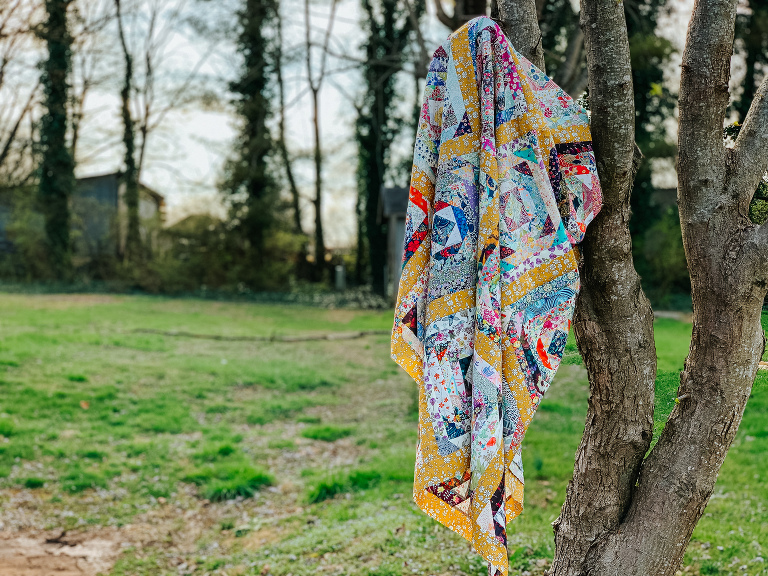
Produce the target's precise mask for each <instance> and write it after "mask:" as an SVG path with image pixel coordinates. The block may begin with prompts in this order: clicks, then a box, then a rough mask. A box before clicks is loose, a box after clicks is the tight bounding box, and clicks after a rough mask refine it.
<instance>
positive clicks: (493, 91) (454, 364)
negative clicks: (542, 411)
mask: <svg viewBox="0 0 768 576" xmlns="http://www.w3.org/2000/svg"><path fill="white" fill-rule="evenodd" d="M601 202H602V196H601V192H600V182H599V180H598V177H597V171H596V166H595V158H594V155H593V152H592V145H591V138H590V132H589V119H588V117H587V113H586V111H585V110H584V109H583V108H582V107H581V106H579V105H578V104H576V103H575V102H574V101H573V100H572V99H571V98H570V97H569V96H568V95H567V94H566V93H565V92H563V90H562V89H561V88H560V87H559V86H557V85H556V84H555V83H554V82H553V81H552V80H550V79H549V78H548V77H547V76H546V75H545V74H544V73H543V72H542V71H541V70H539V69H538V68H536V67H535V66H533V65H532V64H531V63H530V62H529V61H528V60H526V59H525V58H524V57H523V56H521V55H520V54H519V53H518V52H517V51H516V50H515V49H514V48H513V47H512V46H511V44H510V43H509V41H508V40H507V39H506V37H505V36H504V34H503V32H502V31H501V28H500V27H499V26H498V25H497V24H496V23H495V22H494V21H493V20H491V19H489V18H487V17H479V18H475V19H474V20H471V21H470V22H468V23H467V24H466V25H464V26H463V27H462V28H460V29H459V30H457V31H456V32H454V33H453V34H452V35H451V36H450V37H449V38H448V39H447V41H446V42H445V43H444V44H443V45H442V46H441V47H440V48H438V49H437V51H436V52H435V53H434V56H433V58H432V62H431V64H430V67H429V72H428V75H427V82H426V94H425V99H424V105H423V107H422V109H421V117H420V120H419V127H418V131H417V135H416V146H415V151H414V158H413V169H412V174H411V186H410V198H409V202H408V211H407V216H406V224H405V229H406V231H405V242H404V254H403V270H402V276H401V279H400V285H399V291H398V296H397V305H396V311H395V321H394V328H393V331H392V357H393V358H394V359H395V360H396V361H397V363H398V364H400V366H402V367H403V368H404V369H405V370H406V371H407V372H408V374H410V375H411V376H412V377H413V379H414V380H415V381H416V383H417V384H418V388H419V440H418V445H417V449H416V469H415V480H414V487H413V496H414V500H415V501H416V503H417V504H418V506H419V507H420V508H421V509H422V510H423V511H424V512H426V513H427V514H429V515H430V516H432V517H433V518H435V519H436V520H438V521H439V522H440V523H442V524H444V525H445V526H447V527H449V528H450V529H452V530H454V531H456V532H458V533H459V534H461V535H462V536H463V537H464V538H466V539H467V540H469V541H470V542H471V543H472V546H473V548H474V550H475V551H477V552H478V553H479V554H481V555H482V556H483V557H484V558H485V559H486V560H487V561H488V569H489V574H490V575H491V576H497V575H499V574H500V575H503V576H507V574H508V569H509V563H508V556H507V537H506V524H507V522H508V521H510V520H511V519H512V518H514V517H515V516H517V515H518V514H520V512H521V511H522V509H523V465H522V460H521V457H520V448H521V443H522V440H523V436H524V435H525V431H526V429H527V427H528V424H529V423H530V421H531V418H532V417H533V415H534V413H535V411H536V408H537V407H538V405H539V402H540V401H541V398H542V396H543V395H544V393H545V392H546V391H547V388H548V387H549V385H550V383H551V382H552V378H553V376H554V375H555V371H556V370H557V368H558V366H559V364H560V360H561V358H562V355H563V349H564V348H565V343H566V339H567V335H568V330H569V328H570V324H571V318H572V316H573V310H574V301H575V298H576V294H577V292H578V290H579V273H578V268H577V260H576V255H575V251H574V246H575V245H576V244H577V243H579V242H580V241H581V240H582V238H583V237H584V232H585V230H586V227H587V225H588V224H589V223H590V222H591V221H592V219H593V218H594V217H595V215H596V214H597V213H598V211H599V210H600V206H601Z"/></svg>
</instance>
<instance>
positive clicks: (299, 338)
mask: <svg viewBox="0 0 768 576" xmlns="http://www.w3.org/2000/svg"><path fill="white" fill-rule="evenodd" d="M133 332H134V333H138V334H158V335H160V336H181V337H183V338H199V339H201V340H224V341H227V342H306V341H309V340H354V339H355V338H362V337H363V336H383V335H389V334H390V331H389V330H360V331H357V332H337V333H330V334H298V335H296V336H278V335H276V334H272V335H271V336H223V335H220V334H195V333H194V332H184V331H181V330H153V329H151V328H137V329H136V330H133Z"/></svg>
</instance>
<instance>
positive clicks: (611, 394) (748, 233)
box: [499, 0, 768, 576]
mask: <svg viewBox="0 0 768 576" xmlns="http://www.w3.org/2000/svg"><path fill="white" fill-rule="evenodd" d="M510 1H511V0H510ZM506 2H507V0H504V2H503V4H501V5H500V6H499V8H500V12H501V14H502V19H503V20H504V21H505V24H507V25H508V26H511V29H510V31H513V30H516V31H518V32H519V31H520V29H521V28H520V27H517V26H515V25H514V22H515V20H513V19H512V18H513V17H514V18H519V19H526V18H527V20H528V21H529V22H530V21H531V20H532V19H533V18H534V17H535V10H534V8H533V7H532V6H528V7H526V8H525V10H526V12H527V16H525V15H523V16H518V14H519V12H513V11H506V12H505V5H506ZM526 3H527V0H521V1H520V2H518V3H517V7H518V8H523V7H525V6H526ZM736 4H737V0H697V1H696V3H695V6H694V11H693V16H692V18H691V23H690V26H689V29H688V36H687V41H686V49H685V53H684V55H683V66H682V79H681V90H680V132H679V142H678V146H679V154H680V155H679V159H678V199H679V205H680V215H681V225H682V231H683V240H684V245H685V250H686V257H687V260H688V267H689V270H690V273H691V283H692V288H693V291H692V296H693V337H692V342H691V348H690V352H689V356H688V358H687V359H686V363H685V369H684V371H683V372H682V373H681V383H680V388H679V392H678V401H679V403H678V404H676V407H675V409H674V410H673V412H672V414H671V416H670V417H669V419H668V421H667V423H666V427H665V428H664V431H663V433H662V434H661V437H660V439H659V441H658V443H657V444H656V445H655V446H654V448H653V450H651V451H650V453H649V454H648V456H647V457H645V455H646V453H647V451H648V448H649V446H650V442H651V438H652V430H653V401H654V380H655V374H656V353H655V345H654V339H653V313H652V310H651V307H650V305H649V303H648V300H647V299H646V298H645V296H644V294H643V292H642V290H641V287H640V281H639V278H638V275H637V273H636V271H635V269H634V266H633V263H632V250H631V238H630V234H629V228H628V221H629V217H630V208H629V206H630V203H629V200H630V190H631V188H632V179H633V174H634V169H635V166H636V164H635V160H636V158H635V152H634V149H635V146H634V115H635V110H634V102H633V91H632V74H631V68H630V59H629V43H628V39H627V27H626V21H625V16H624V6H623V5H622V4H621V3H618V4H617V3H615V2H613V1H612V0H582V1H581V27H582V30H583V32H584V37H585V48H586V52H587V62H588V72H589V91H590V97H589V101H590V110H591V115H592V116H591V125H592V138H593V145H594V150H595V156H596V159H597V162H598V171H599V174H600V181H601V185H602V188H603V195H604V204H603V208H602V210H601V212H600V214H599V215H598V217H597V218H596V219H595V221H594V222H593V223H592V224H591V225H590V227H589V229H588V230H587V233H586V237H585V240H584V243H583V244H582V246H581V252H582V261H581V265H580V270H581V277H582V289H581V292H580V295H579V298H578V301H577V308H576V315H575V318H574V324H573V326H574V331H575V334H576V339H577V343H578V345H579V350H580V352H581V354H582V356H583V357H584V360H585V364H586V368H587V372H588V376H589V381H590V398H589V408H588V413H587V419H586V425H585V431H584V436H583V438H582V442H581V444H580V446H579V448H578V451H577V454H576V463H575V469H574V475H573V478H572V480H571V482H570V483H569V486H568V490H567V495H566V500H565V503H564V504H563V508H562V511H561V514H560V517H559V518H558V519H557V520H556V521H555V522H554V528H555V544H556V552H555V558H554V562H553V565H552V569H551V571H550V574H551V575H552V576H566V575H567V576H586V575H589V576H603V575H605V576H608V575H611V576H614V575H616V574H621V575H622V576H649V575H653V576H671V575H673V574H674V573H675V571H676V570H677V568H678V567H679V564H680V562H681V560H682V557H683V554H684V552H685V548H686V546H687V544H688V542H689V541H690V537H691V533H692V531H693V529H694V527H695V526H696V524H697V522H698V521H699V519H700V518H701V515H702V513H703V511H704V509H705V507H706V504H707V502H708V500H709V497H710V495H711V494H712V490H713V488H714V484H715V480H716V478H717V474H718V472H719V470H720V467H721V465H722V463H723V460H724V459H725V455H726V453H727V450H728V448H729V447H730V445H731V443H732V442H733V439H734V437H735V434H736V431H737V429H738V425H739V423H740V421H741V417H742V414H743V411H744V407H745V405H746V401H747V398H748V397H749V394H750V391H751V387H752V382H753V381H754V377H755V374H756V370H757V363H758V361H759V359H760V357H761V355H762V353H763V349H764V338H763V332H762V329H761V326H760V313H761V306H762V302H763V299H764V297H765V294H766V290H767V288H768V227H767V226H757V225H754V224H752V223H751V222H750V221H749V218H748V212H747V209H748V205H749V201H750V199H751V198H752V195H753V194H754V191H755V188H756V186H757V184H758V182H759V180H760V178H761V176H762V174H763V173H764V171H765V170H766V168H767V167H768V156H767V155H766V154H765V153H764V150H765V148H766V146H768V80H767V81H766V82H764V83H763V85H762V86H761V87H760V89H759V90H758V93H757V95H756V97H755V100H754V102H753V103H752V106H751V109H750V111H749V114H748V115H747V120H746V121H745V123H744V126H743V128H742V131H741V133H740V135H739V138H738V139H737V141H736V144H735V146H734V148H733V149H732V150H727V149H725V148H724V145H723V137H722V130H723V122H724V118H725V111H726V107H727V104H728V80H729V73H730V56H731V52H732V45H733V30H734V20H735V14H736ZM528 34H529V36H528V38H530V32H529V33H528ZM510 35H511V34H510ZM520 44H521V45H523V46H525V45H526V39H525V37H523V38H521V40H520V41H518V45H520ZM644 457H645V458H644Z"/></svg>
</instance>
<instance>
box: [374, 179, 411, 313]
mask: <svg viewBox="0 0 768 576" xmlns="http://www.w3.org/2000/svg"><path fill="white" fill-rule="evenodd" d="M407 210H408V188H401V187H398V188H382V189H381V194H380V195H379V224H382V223H386V224H387V265H386V270H385V272H384V278H385V279H386V286H387V296H388V297H389V298H393V299H394V298H396V297H397V287H398V285H399V284H400V274H401V272H402V269H403V267H402V262H403V242H404V240H405V213H406V211H407Z"/></svg>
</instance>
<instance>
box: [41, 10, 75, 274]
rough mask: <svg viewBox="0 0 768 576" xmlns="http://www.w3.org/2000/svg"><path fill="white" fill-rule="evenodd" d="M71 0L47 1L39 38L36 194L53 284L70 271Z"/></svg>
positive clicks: (72, 170)
mask: <svg viewBox="0 0 768 576" xmlns="http://www.w3.org/2000/svg"><path fill="white" fill-rule="evenodd" d="M70 2H71V0H46V2H45V9H46V20H45V22H44V23H43V25H42V27H41V30H40V37H41V38H42V39H43V40H44V41H45V44H46V46H47V48H48V58H47V59H46V60H45V62H44V63H43V74H42V85H43V91H44V107H45V115H44V116H43V118H42V122H41V125H40V147H41V152H42V158H41V164H40V181H39V187H38V196H39V200H40V206H41V210H42V212H43V215H44V218H45V233H46V240H47V253H48V260H49V262H48V263H49V266H50V270H51V272H52V274H53V276H54V277H55V278H56V279H57V280H66V279H68V278H69V277H70V276H71V273H72V259H71V243H70V237H69V222H70V214H69V199H70V197H71V195H72V192H73V190H74V187H75V162H74V159H73V158H72V155H71V154H70V148H69V146H68V145H67V127H68V126H67V124H68V123H67V118H68V112H67V104H68V99H69V81H68V77H69V72H70V68H71V58H72V54H71V47H72V37H71V36H70V34H69V29H68V27H67V8H68V7H69V5H70Z"/></svg>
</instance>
